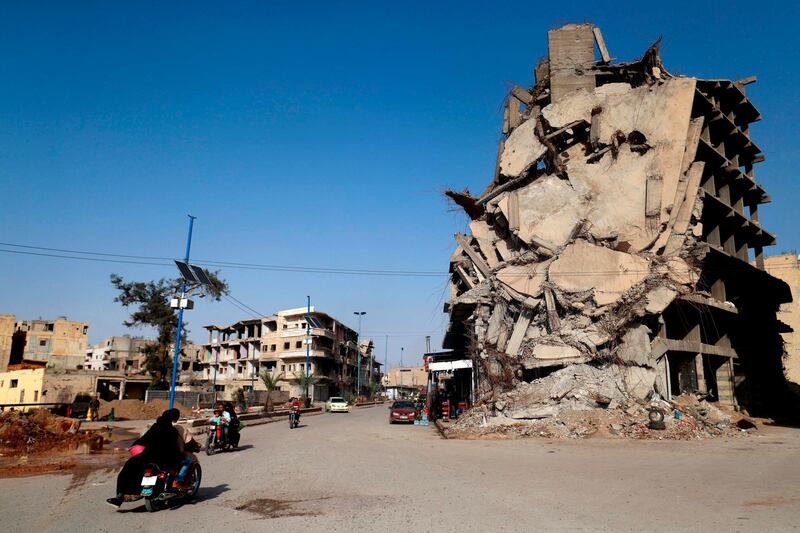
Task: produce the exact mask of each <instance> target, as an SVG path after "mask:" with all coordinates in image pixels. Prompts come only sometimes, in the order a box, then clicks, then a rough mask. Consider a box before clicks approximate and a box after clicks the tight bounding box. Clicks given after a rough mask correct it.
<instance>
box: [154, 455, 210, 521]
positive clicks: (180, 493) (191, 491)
mask: <svg viewBox="0 0 800 533" xmlns="http://www.w3.org/2000/svg"><path fill="white" fill-rule="evenodd" d="M176 474H177V472H176V471H175V470H166V469H162V468H161V467H160V466H159V465H157V464H155V463H152V464H149V465H147V467H146V468H145V470H144V476H143V477H142V491H141V495H142V497H143V498H144V506H145V509H147V510H148V511H150V512H151V513H154V512H156V511H159V510H161V509H163V508H164V507H166V506H167V505H170V504H172V503H180V502H185V501H189V500H191V499H193V498H195V497H196V496H197V493H198V491H199V490H200V480H201V479H202V477H203V469H202V468H200V463H195V464H194V465H192V468H191V470H190V471H189V475H188V479H187V482H188V484H189V486H190V487H189V488H188V489H186V490H183V489H178V488H175V487H173V486H172V482H173V481H174V480H175V476H176Z"/></svg>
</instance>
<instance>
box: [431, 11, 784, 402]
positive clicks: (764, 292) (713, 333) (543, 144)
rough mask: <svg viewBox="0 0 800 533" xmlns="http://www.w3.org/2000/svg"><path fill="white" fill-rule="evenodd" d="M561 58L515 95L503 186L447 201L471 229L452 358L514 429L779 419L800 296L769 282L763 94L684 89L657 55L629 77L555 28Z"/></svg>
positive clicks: (500, 178)
mask: <svg viewBox="0 0 800 533" xmlns="http://www.w3.org/2000/svg"><path fill="white" fill-rule="evenodd" d="M595 45H596V46H597V50H598V54H599V58H597V57H595ZM548 48H549V58H543V59H542V60H540V61H539V63H538V66H537V67H536V69H535V84H534V85H533V86H531V87H529V88H524V87H521V86H517V87H514V88H513V90H512V91H511V92H510V94H509V95H508V98H507V101H506V105H505V110H504V117H503V127H502V133H503V135H502V140H501V141H500V143H499V149H498V155H497V164H496V170H495V173H494V178H493V179H492V181H491V183H490V184H489V185H488V187H487V188H486V189H485V190H484V191H483V192H482V193H481V194H480V195H478V196H473V195H472V194H470V192H469V191H468V190H465V191H463V192H460V191H448V192H447V195H448V197H449V198H450V199H451V200H452V201H454V202H455V203H456V204H458V205H459V206H461V207H462V208H463V209H464V211H465V212H466V214H467V215H468V216H469V218H470V220H471V222H470V224H469V229H470V232H469V234H468V235H462V234H457V235H456V236H455V239H456V241H457V248H456V250H455V252H454V253H453V255H452V257H451V260H450V272H451V296H450V299H449V301H448V303H446V304H445V312H447V313H449V315H450V322H449V326H448V331H447V333H446V335H445V340H444V347H445V348H449V349H453V350H456V351H463V352H464V353H466V354H468V355H469V356H470V357H471V358H472V360H473V368H474V372H475V377H474V379H475V384H476V386H477V395H476V396H477V404H478V405H479V406H483V407H484V408H485V407H486V406H490V407H491V409H492V411H493V412H495V413H502V414H504V416H507V417H511V418H538V417H544V416H550V415H551V414H552V413H553V412H554V407H558V406H561V405H562V404H564V403H571V405H573V406H575V405H582V406H587V405H588V406H594V407H595V408H596V407H598V406H602V407H605V406H608V405H609V403H613V402H615V401H617V400H620V401H622V400H624V401H628V400H630V399H633V400H636V401H639V402H645V401H648V400H651V399H652V398H654V397H656V396H655V395H656V394H657V395H658V397H660V398H665V399H670V398H672V397H674V396H677V395H680V394H685V393H688V394H699V395H704V396H705V397H706V398H707V399H708V400H709V401H712V402H719V404H722V405H726V406H730V407H747V408H748V409H750V410H751V412H753V411H757V410H758V409H759V408H763V407H768V406H771V405H775V402H776V401H777V400H778V399H779V398H778V397H779V396H780V395H781V394H783V391H784V389H785V388H784V383H783V373H782V368H781V356H782V353H783V345H782V342H781V337H780V332H781V331H782V330H785V329H786V326H785V325H784V324H782V323H781V322H779V321H778V319H777V318H776V311H777V310H778V307H779V305H780V304H781V303H782V302H787V301H790V299H791V294H790V291H789V288H788V286H787V285H786V284H785V283H783V282H782V281H780V280H778V279H776V278H774V277H772V276H770V275H769V274H768V273H767V272H765V271H764V270H763V268H764V265H763V250H764V247H766V246H770V245H772V244H774V243H775V237H774V236H773V235H772V234H770V233H769V232H768V231H767V230H766V229H764V228H763V227H762V226H761V224H760V223H759V220H758V209H759V206H760V205H761V204H764V203H767V202H769V201H770V198H769V196H768V195H767V193H766V191H765V190H764V189H763V187H762V186H761V185H759V183H758V182H757V181H756V177H755V166H756V164H757V163H759V162H761V161H763V160H764V156H763V154H762V151H761V149H760V148H759V147H758V146H756V144H754V143H753V141H752V140H751V139H750V131H749V125H750V124H751V123H753V122H755V121H758V120H759V119H760V114H759V112H758V110H757V109H756V108H755V107H754V106H753V104H752V103H751V102H750V100H749V99H748V98H747V96H746V95H745V86H746V85H747V84H749V83H751V82H753V81H755V78H749V79H744V80H739V81H730V80H724V79H710V80H708V79H698V78H693V77H687V76H677V75H673V74H671V73H670V72H669V71H668V70H667V69H666V68H665V67H664V65H663V64H662V62H661V59H660V56H659V42H656V44H654V45H653V46H651V47H650V48H649V49H647V50H646V51H645V53H644V55H643V57H642V58H641V59H639V60H636V61H632V62H624V63H622V62H613V61H612V60H611V57H610V56H609V52H608V50H607V48H606V45H605V43H604V41H603V37H602V34H601V33H600V31H599V29H598V28H596V27H594V26H593V25H591V24H570V25H567V26H564V27H562V28H559V29H556V30H552V31H550V32H549V33H548ZM751 260H752V261H753V262H754V265H751V264H750V261H751ZM556 378H557V379H556ZM537 413H538V414H537Z"/></svg>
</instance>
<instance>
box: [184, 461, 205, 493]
mask: <svg viewBox="0 0 800 533" xmlns="http://www.w3.org/2000/svg"><path fill="white" fill-rule="evenodd" d="M202 479H203V469H202V468H200V463H197V464H195V465H194V468H192V478H191V480H190V484H191V485H192V490H191V491H190V492H188V493H187V494H186V499H187V500H192V499H194V498H196V497H197V493H198V492H200V481H201V480H202Z"/></svg>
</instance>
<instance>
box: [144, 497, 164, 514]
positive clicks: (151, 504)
mask: <svg viewBox="0 0 800 533" xmlns="http://www.w3.org/2000/svg"><path fill="white" fill-rule="evenodd" d="M144 508H145V509H147V510H148V511H149V512H151V513H155V512H156V511H160V510H161V509H163V508H164V502H162V501H159V500H154V499H153V498H145V499H144Z"/></svg>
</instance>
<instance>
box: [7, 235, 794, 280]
mask: <svg viewBox="0 0 800 533" xmlns="http://www.w3.org/2000/svg"><path fill="white" fill-rule="evenodd" d="M0 246H7V247H14V248H25V249H27V250H41V251H37V252H32V251H23V250H8V249H2V248H0V253H10V254H17V255H30V256H37V257H50V258H57V259H72V260H80V261H92V262H101V263H116V264H132V265H148V266H170V265H171V264H172V261H173V259H172V258H170V257H158V256H147V255H129V254H112V253H107V252H90V251H85V250H71V249H64V248H49V247H44V246H32V245H25V244H15V243H4V242H0ZM46 252H56V253H46ZM65 254H79V255H65ZM90 256H97V257H90ZM156 261H163V262H156ZM192 263H193V264H197V265H201V266H209V267H212V268H213V267H223V268H237V269H244V270H264V271H274V272H297V273H313V274H344V275H364V276H401V277H443V276H449V275H450V274H449V273H446V272H432V271H413V270H380V269H355V268H330V267H305V266H287V265H267V264H257V263H239V262H232V261H214V260H194V261H192ZM790 268H795V267H794V266H793V265H776V266H773V267H770V268H769V270H768V271H767V272H769V271H773V270H782V269H790ZM739 269H740V268H738V267H732V268H728V269H720V268H716V269H710V270H708V271H709V272H711V271H713V272H720V273H721V272H734V271H738V270H739ZM649 272H650V270H640V269H631V270H625V271H620V270H582V271H563V272H558V274H557V275H558V276H571V277H573V276H574V277H579V276H603V275H608V276H625V275H629V276H635V275H639V274H647V273H649ZM533 273H534V272H533V267H531V272H520V273H517V274H511V273H507V274H506V275H505V276H507V277H511V278H525V277H530V276H532V275H533Z"/></svg>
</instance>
